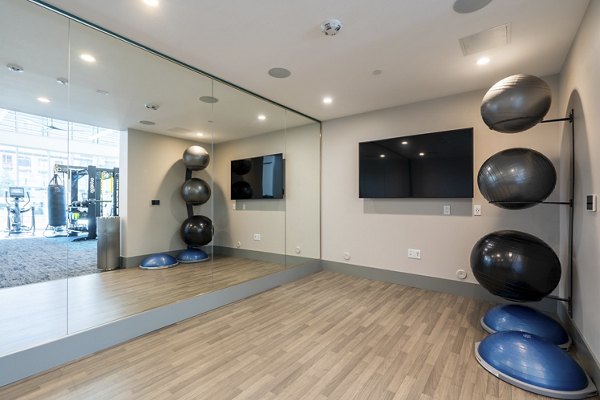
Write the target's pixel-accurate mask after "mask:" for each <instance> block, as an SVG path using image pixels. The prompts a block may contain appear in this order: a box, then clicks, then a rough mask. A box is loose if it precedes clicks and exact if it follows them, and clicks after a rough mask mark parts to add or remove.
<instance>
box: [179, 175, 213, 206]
mask: <svg viewBox="0 0 600 400" xmlns="http://www.w3.org/2000/svg"><path fill="white" fill-rule="evenodd" d="M210 193H211V190H210V186H208V183H206V182H205V181H203V180H202V179H199V178H191V179H188V180H187V181H185V183H184V184H183V186H181V197H183V200H184V201H185V202H186V203H187V204H191V205H193V206H198V205H200V204H204V203H206V202H207V201H208V199H210Z"/></svg>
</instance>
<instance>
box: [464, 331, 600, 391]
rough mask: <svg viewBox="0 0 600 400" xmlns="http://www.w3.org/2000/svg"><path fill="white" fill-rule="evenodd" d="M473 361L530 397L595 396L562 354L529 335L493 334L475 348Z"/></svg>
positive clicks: (582, 374)
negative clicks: (532, 395)
mask: <svg viewBox="0 0 600 400" xmlns="http://www.w3.org/2000/svg"><path fill="white" fill-rule="evenodd" d="M475 357H476V358H477V361H478V362H479V363H480V364H481V366H482V367H484V368H485V369H486V370H487V371H488V372H490V373H491V374H492V375H494V376H496V377H498V378H500V379H502V380H503V381H505V382H508V383H510V384H511V385H514V386H516V387H519V388H521V389H524V390H527V391H530V392H533V393H538V394H541V395H544V396H549V397H555V398H559V399H580V398H584V397H587V396H590V395H592V394H593V393H595V392H596V387H595V386H594V384H593V383H592V381H591V380H590V379H589V377H588V376H587V375H586V373H585V372H584V371H583V369H582V368H581V367H580V366H579V364H577V362H575V360H573V359H572V358H571V357H570V356H569V354H568V353H567V352H566V351H564V350H562V349H561V348H560V347H558V346H555V345H553V344H552V343H550V342H547V341H545V340H543V339H540V338H539V337H537V336H535V335H531V334H529V333H522V332H515V331H511V332H498V333H494V334H492V335H490V336H488V337H486V338H485V339H483V340H482V341H481V342H479V343H476V344H475Z"/></svg>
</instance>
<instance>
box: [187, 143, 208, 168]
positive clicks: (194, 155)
mask: <svg viewBox="0 0 600 400" xmlns="http://www.w3.org/2000/svg"><path fill="white" fill-rule="evenodd" d="M209 162H210V156H209V155H208V152H207V151H206V150H205V149H204V147H202V146H190V147H188V148H187V149H186V150H185V151H184V152H183V163H184V164H185V166H186V167H187V168H188V169H191V170H192V171H199V170H201V169H204V168H206V166H207V165H208V163H209Z"/></svg>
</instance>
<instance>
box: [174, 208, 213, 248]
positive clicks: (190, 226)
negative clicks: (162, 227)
mask: <svg viewBox="0 0 600 400" xmlns="http://www.w3.org/2000/svg"><path fill="white" fill-rule="evenodd" d="M180 233H181V238H182V239H183V241H184V242H185V243H186V244H188V245H190V246H204V245H205V244H208V243H210V241H211V240H212V236H213V224H212V221H211V220H210V218H208V217H205V216H204V215H193V216H191V217H189V218H188V219H186V220H185V221H183V224H181V229H180Z"/></svg>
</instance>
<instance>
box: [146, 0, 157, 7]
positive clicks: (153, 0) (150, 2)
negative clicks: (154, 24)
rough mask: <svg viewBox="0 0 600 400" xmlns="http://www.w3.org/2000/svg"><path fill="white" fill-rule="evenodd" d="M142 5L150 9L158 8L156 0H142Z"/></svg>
mask: <svg viewBox="0 0 600 400" xmlns="http://www.w3.org/2000/svg"><path fill="white" fill-rule="evenodd" d="M144 4H146V5H147V6H150V7H158V0H144Z"/></svg>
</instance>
